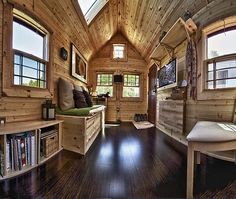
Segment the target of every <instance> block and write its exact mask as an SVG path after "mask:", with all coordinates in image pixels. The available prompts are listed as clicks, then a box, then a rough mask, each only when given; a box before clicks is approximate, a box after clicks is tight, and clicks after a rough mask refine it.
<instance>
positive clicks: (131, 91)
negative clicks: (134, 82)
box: [123, 87, 140, 97]
mask: <svg viewBox="0 0 236 199" xmlns="http://www.w3.org/2000/svg"><path fill="white" fill-rule="evenodd" d="M123 97H140V93H139V87H123Z"/></svg>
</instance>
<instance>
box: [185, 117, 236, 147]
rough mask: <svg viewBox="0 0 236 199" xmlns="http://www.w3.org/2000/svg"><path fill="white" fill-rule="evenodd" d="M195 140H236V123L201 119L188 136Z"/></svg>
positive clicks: (188, 138)
mask: <svg viewBox="0 0 236 199" xmlns="http://www.w3.org/2000/svg"><path fill="white" fill-rule="evenodd" d="M187 140H188V141H193V142H223V141H232V140H236V124H234V123H227V122H208V121H199V122H197V124H196V125H195V126H194V127H193V129H192V131H191V132H190V133H189V134H188V136H187Z"/></svg>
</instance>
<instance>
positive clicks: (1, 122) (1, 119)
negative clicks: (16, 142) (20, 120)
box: [0, 117, 6, 125]
mask: <svg viewBox="0 0 236 199" xmlns="http://www.w3.org/2000/svg"><path fill="white" fill-rule="evenodd" d="M5 123H6V118H5V117H0V125H1V124H5Z"/></svg>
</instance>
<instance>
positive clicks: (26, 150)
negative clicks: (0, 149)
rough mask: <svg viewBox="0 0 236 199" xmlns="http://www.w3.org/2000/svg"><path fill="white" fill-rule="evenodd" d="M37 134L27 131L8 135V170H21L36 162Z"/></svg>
mask: <svg viewBox="0 0 236 199" xmlns="http://www.w3.org/2000/svg"><path fill="white" fill-rule="evenodd" d="M35 140H36V139H35V134H34V133H32V132H25V133H21V134H14V135H9V136H7V149H6V170H7V172H10V171H20V170H22V169H24V168H25V167H27V166H33V165H35V164H36V143H35Z"/></svg>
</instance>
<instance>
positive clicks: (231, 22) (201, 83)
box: [197, 16, 236, 100]
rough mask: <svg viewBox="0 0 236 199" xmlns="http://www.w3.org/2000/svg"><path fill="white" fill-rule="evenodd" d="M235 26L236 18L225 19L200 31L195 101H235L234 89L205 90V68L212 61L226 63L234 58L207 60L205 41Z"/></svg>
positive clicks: (230, 55) (226, 56)
mask: <svg viewBox="0 0 236 199" xmlns="http://www.w3.org/2000/svg"><path fill="white" fill-rule="evenodd" d="M234 26H236V16H231V17H227V18H225V19H223V20H220V21H216V22H213V23H211V24H210V25H207V26H206V27H204V28H203V29H202V33H201V39H200V40H199V43H198V45H197V51H198V52H199V53H198V55H197V56H198V60H199V64H198V75H197V76H198V81H197V99H198V100H215V99H236V94H235V91H236V87H231V88H216V89H208V88H207V66H208V63H209V62H212V61H214V60H215V61H227V60H232V58H234V57H235V56H236V52H235V53H233V54H227V55H222V56H218V57H214V58H211V59H208V51H207V50H208V46H207V43H208V42H207V39H208V37H209V35H210V36H212V35H214V34H218V33H221V31H224V30H225V29H230V28H231V27H234Z"/></svg>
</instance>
